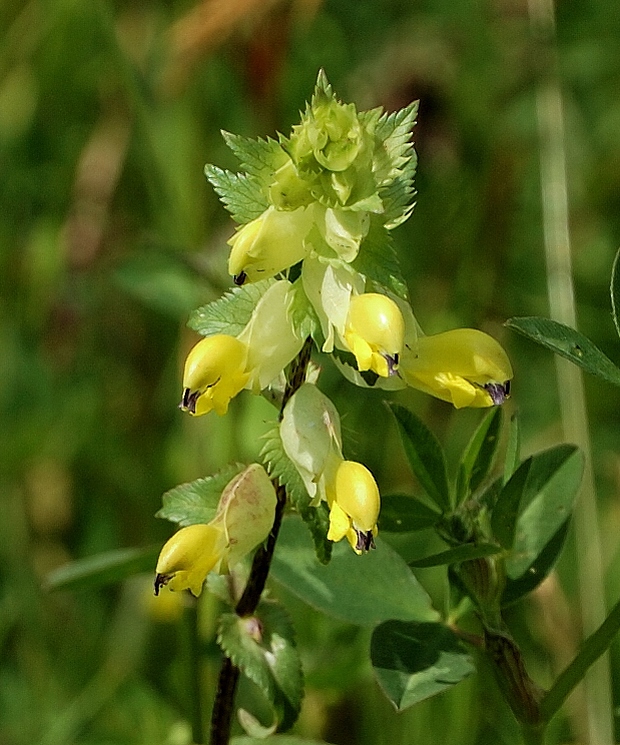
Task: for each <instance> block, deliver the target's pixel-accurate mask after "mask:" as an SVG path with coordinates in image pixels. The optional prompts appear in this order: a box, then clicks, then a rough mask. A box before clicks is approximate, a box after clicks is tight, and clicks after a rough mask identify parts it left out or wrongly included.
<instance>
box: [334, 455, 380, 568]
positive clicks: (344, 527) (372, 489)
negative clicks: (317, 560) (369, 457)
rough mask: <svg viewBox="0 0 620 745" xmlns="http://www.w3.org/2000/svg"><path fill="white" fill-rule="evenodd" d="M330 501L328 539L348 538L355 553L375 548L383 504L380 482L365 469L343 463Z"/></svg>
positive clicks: (337, 472) (351, 463) (339, 468)
mask: <svg viewBox="0 0 620 745" xmlns="http://www.w3.org/2000/svg"><path fill="white" fill-rule="evenodd" d="M327 502H328V504H329V508H330V511H329V532H328V533H327V538H328V540H330V541H340V540H342V539H343V538H346V539H347V540H348V541H349V543H350V544H351V547H352V548H353V550H354V551H355V553H356V554H362V553H364V552H366V551H369V550H370V549H371V548H374V547H375V542H374V536H375V535H376V534H377V518H378V517H379V509H380V506H381V503H380V497H379V489H378V487H377V483H376V481H375V479H374V477H373V475H372V474H371V473H370V471H369V470H368V469H367V468H366V466H363V465H362V464H361V463H355V462H354V461H351V460H343V461H342V462H341V463H340V465H339V466H338V470H337V471H336V477H335V479H334V481H333V482H332V484H331V485H330V488H328V490H327Z"/></svg>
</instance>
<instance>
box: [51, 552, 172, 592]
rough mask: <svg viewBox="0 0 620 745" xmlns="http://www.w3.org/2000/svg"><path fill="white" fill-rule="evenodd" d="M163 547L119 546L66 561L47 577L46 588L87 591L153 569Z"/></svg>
mask: <svg viewBox="0 0 620 745" xmlns="http://www.w3.org/2000/svg"><path fill="white" fill-rule="evenodd" d="M160 550H161V546H159V545H158V546H149V547H148V548H119V549H115V550H113V551H106V552H105V553H101V554H95V555H94V556H87V557H85V558H83V559H78V560H76V561H72V562H70V563H69V564H64V565H63V566H61V567H58V569H54V571H52V572H50V573H49V574H48V575H47V577H46V578H45V582H44V587H45V589H46V590H83V589H86V588H89V587H101V586H102V585H110V584H113V583H115V582H120V581H122V580H124V579H126V578H127V577H131V576H132V575H134V574H138V573H139V572H149V571H151V572H152V571H153V570H154V567H155V562H156V561H157V557H158V555H159V552H160Z"/></svg>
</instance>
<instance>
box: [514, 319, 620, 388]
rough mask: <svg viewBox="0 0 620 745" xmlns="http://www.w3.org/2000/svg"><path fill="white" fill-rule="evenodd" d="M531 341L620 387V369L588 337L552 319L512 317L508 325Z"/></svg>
mask: <svg viewBox="0 0 620 745" xmlns="http://www.w3.org/2000/svg"><path fill="white" fill-rule="evenodd" d="M505 325H506V326H508V328H511V329H514V330H515V331H517V332H518V333H519V334H522V335H523V336H526V337H527V338H528V339H531V340H532V341H535V342H537V343H538V344H541V345H542V346H543V347H546V348H547V349H550V350H551V351H552V352H555V353H556V354H559V355H560V356H561V357H565V358H566V359H567V360H570V361H571V362H573V363H574V364H575V365H578V366H579V367H581V368H582V369H583V370H585V371H586V372H588V373H590V374H591V375H596V377H598V378H602V379H603V380H605V381H607V382H608V383H612V384H613V385H620V368H618V367H617V366H616V365H614V363H613V362H612V361H611V360H610V359H609V357H607V356H606V355H605V354H603V352H601V350H600V349H599V348H598V347H597V346H596V345H595V344H593V343H592V342H591V341H590V339H588V337H587V336H584V335H583V334H581V333H580V332H579V331H575V329H572V328H570V326H565V325H564V324H562V323H558V322H557V321H552V320H551V319H549V318H537V317H530V318H511V319H510V320H508V321H506V323H505Z"/></svg>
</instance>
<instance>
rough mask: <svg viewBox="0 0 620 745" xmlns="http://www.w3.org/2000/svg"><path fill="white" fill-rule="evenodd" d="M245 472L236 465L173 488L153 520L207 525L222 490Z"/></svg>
mask: <svg viewBox="0 0 620 745" xmlns="http://www.w3.org/2000/svg"><path fill="white" fill-rule="evenodd" d="M244 468H245V466H244V465H242V464H240V463H235V464H233V465H230V466H228V467H227V468H225V469H223V470H222V471H220V472H219V473H216V474H214V475H213V476H207V478H204V479H197V480H196V481H191V482H190V483H188V484H180V485H179V486H176V487H175V488H174V489H171V490H170V491H168V492H166V493H165V494H164V496H163V497H162V501H163V505H164V506H163V507H162V508H161V510H159V512H157V513H155V517H162V518H164V519H165V520H170V522H173V523H178V524H179V525H183V526H185V525H195V524H197V523H208V522H210V521H211V520H212V519H213V517H214V516H215V512H216V510H217V505H218V503H219V501H220V497H221V496H222V492H223V491H224V489H225V487H226V486H227V484H228V483H229V482H230V481H231V480H232V479H233V478H234V477H235V476H236V475H237V474H238V473H241V471H242V470H243V469H244Z"/></svg>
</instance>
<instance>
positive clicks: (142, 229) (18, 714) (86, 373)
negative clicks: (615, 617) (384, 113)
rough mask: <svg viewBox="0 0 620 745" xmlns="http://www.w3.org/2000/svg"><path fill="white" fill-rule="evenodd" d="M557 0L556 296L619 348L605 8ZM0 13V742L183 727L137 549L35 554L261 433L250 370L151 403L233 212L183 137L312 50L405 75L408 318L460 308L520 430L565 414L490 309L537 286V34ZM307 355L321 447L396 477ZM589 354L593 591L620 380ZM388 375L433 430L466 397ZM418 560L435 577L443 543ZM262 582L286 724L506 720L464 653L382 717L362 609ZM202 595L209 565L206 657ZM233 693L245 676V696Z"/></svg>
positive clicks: (160, 617)
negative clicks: (430, 561)
mask: <svg viewBox="0 0 620 745" xmlns="http://www.w3.org/2000/svg"><path fill="white" fill-rule="evenodd" d="M557 12H558V19H557V21H558V29H557V33H558V46H559V58H560V73H561V79H562V85H563V93H564V96H565V105H566V116H567V147H568V153H569V180H570V203H571V228H572V235H573V242H574V257H573V259H574V271H575V283H576V291H577V299H578V317H579V326H580V329H581V331H583V332H584V333H585V334H587V335H588V336H589V337H590V338H591V339H592V340H593V341H594V342H595V343H596V344H597V345H598V346H599V347H601V348H602V349H603V350H604V351H605V352H606V353H607V354H608V355H609V356H610V357H611V358H612V359H613V360H615V361H618V360H619V359H620V350H619V349H618V342H617V337H616V332H615V329H614V325H613V322H612V318H611V312H610V305H609V294H608V285H609V275H610V271H611V265H612V261H613V257H614V254H615V251H616V248H617V246H618V245H619V244H620V209H619V208H620V204H619V200H620V197H619V196H618V195H619V194H620V183H619V179H620V176H619V174H620V100H619V99H618V96H617V91H618V89H619V88H620V17H619V16H618V14H617V12H616V11H615V7H614V4H613V3H608V2H606V1H605V0H593V1H592V2H590V3H574V2H563V3H560V4H559V6H558V8H557ZM0 34H1V41H0V164H1V166H2V174H3V177H2V180H1V182H0V262H1V264H0V288H1V292H0V349H1V351H0V355H1V357H0V359H1V360H2V362H1V363H0V451H1V453H2V456H1V458H0V500H1V502H0V505H1V508H2V519H1V520H0V561H1V563H0V565H1V566H2V574H1V575H0V654H1V659H0V712H1V716H0V742H2V743H7V745H22V743H23V744H24V745H25V744H26V743H28V744H29V745H30V743H42V744H43V743H44V744H45V745H63V744H64V743H74V742H75V743H78V742H79V743H84V745H86V744H88V745H95V743H149V744H150V743H155V742H161V743H170V745H174V744H176V743H179V745H182V744H183V743H185V742H187V741H188V740H187V737H188V731H187V727H186V725H185V724H184V721H186V719H187V716H188V714H187V708H188V691H187V686H186V684H185V681H184V677H183V676H184V672H183V669H184V668H183V664H182V661H183V654H184V650H185V649H186V648H187V646H188V644H189V640H188V639H187V634H186V633H185V631H184V627H183V625H182V623H180V622H178V621H177V622H169V621H170V617H171V616H170V613H166V612H165V610H162V608H161V607H160V608H159V610H158V611H156V610H154V609H153V605H152V601H151V595H150V583H151V581H152V576H151V575H145V576H139V577H136V578H134V579H133V580H132V581H131V582H128V583H125V584H124V585H123V586H117V585H110V586H107V587H104V588H103V589H93V590H81V591H76V592H71V591H63V592H57V593H49V592H47V591H46V589H45V586H44V581H45V577H46V576H47V575H48V573H49V572H50V571H52V570H53V569H54V568H56V567H58V566H60V565H62V564H63V563H65V562H66V561H68V560H69V559H72V558H79V557H85V556H89V555H92V554H96V553H98V552H100V551H104V550H110V549H116V548H126V547H134V546H140V547H142V546H151V545H159V544H161V543H162V542H163V540H164V539H165V538H166V537H167V536H168V535H169V534H170V532H171V530H170V526H169V524H167V523H166V522H165V521H162V520H157V519H155V518H154V517H153V515H154V513H155V512H156V511H157V510H158V509H159V507H160V506H161V495H162V493H163V492H164V491H166V490H167V489H170V488H171V487H173V486H175V485H176V484H178V483H181V482H185V481H189V480H192V479H195V478H198V477H201V476H204V475H206V474H208V473H211V472H213V471H214V470H216V469H218V468H221V467H223V466H225V465H227V464H229V463H231V462H232V461H237V460H248V459H252V458H254V457H256V455H257V453H258V450H259V449H260V446H261V441H260V440H259V435H260V434H261V433H263V432H264V431H265V430H266V428H267V424H266V422H267V421H268V420H269V418H270V417H271V416H272V413H271V412H272V410H271V407H270V406H269V404H268V403H266V402H265V401H263V400H262V399H259V398H255V397H251V396H249V395H242V396H240V397H239V398H238V399H237V400H235V401H234V402H233V404H232V405H231V412H230V414H229V416H227V417H226V418H223V419H219V418H218V417H216V416H215V415H211V416H209V417H205V418H203V419H201V420H190V418H189V417H184V416H181V415H180V413H179V412H178V411H177V409H176V406H177V403H178V398H179V395H180V383H179V380H180V367H181V364H182V360H183V359H184V357H185V354H186V352H187V350H188V349H189V347H190V346H191V344H192V343H193V341H194V340H195V336H194V334H193V333H192V332H191V331H190V330H189V329H187V328H186V325H185V324H186V321H187V317H188V313H189V312H190V311H191V310H192V309H193V308H194V307H196V306H197V305H200V304H203V303H205V302H208V301H210V300H212V299H214V298H216V297H219V296H220V295H221V293H222V292H223V291H224V290H225V289H226V288H228V287H229V285H230V279H229V277H227V276H226V273H225V266H226V256H227V252H228V251H227V246H226V243H225V241H226V239H227V237H228V236H229V234H230V232H231V223H230V220H229V218H228V217H227V215H226V213H225V211H224V210H223V209H222V208H221V206H220V205H219V204H218V202H217V198H216V195H215V194H214V193H213V191H212V190H211V189H210V187H209V186H208V184H207V182H206V180H205V178H204V176H203V165H204V163H205V162H210V163H216V164H218V165H219V166H221V167H223V168H234V167H235V163H234V162H233V161H232V158H231V155H230V153H229V152H228V151H227V149H226V148H225V145H224V143H223V141H222V139H221V136H220V132H219V130H220V129H226V130H229V131H234V132H239V133H241V134H244V135H251V136H255V135H261V136H265V135H268V134H274V132H275V131H276V130H280V131H287V130H288V128H289V127H290V126H291V124H292V123H294V122H295V121H296V120H297V117H298V110H299V109H300V108H301V107H302V106H303V102H304V101H305V99H306V98H307V97H308V96H309V94H310V92H311V90H312V87H313V84H314V80H315V78H316V74H317V70H318V69H319V67H324V68H325V69H326V71H327V74H328V76H329V78H330V81H331V82H332V84H333V85H334V88H335V90H336V91H338V93H339V94H340V95H341V96H342V97H343V99H345V100H352V101H355V102H356V103H357V105H358V108H360V109H363V108H368V107H371V106H374V105H383V106H384V107H385V108H386V109H387V110H395V109H397V108H400V107H403V106H405V105H407V104H408V103H409V102H410V101H411V100H413V99H418V98H419V99H420V102H421V103H420V113H419V124H418V126H417V127H416V146H417V150H418V154H419V166H418V175H417V189H418V193H419V196H418V204H417V207H416V210H415V213H414V216H413V217H412V219H411V220H410V221H409V222H408V223H406V224H405V225H404V226H402V227H401V228H399V229H398V230H397V231H395V234H394V238H395V241H396V245H397V248H398V251H399V254H400V258H401V261H402V265H403V269H404V272H405V275H406V278H407V281H408V283H409V288H410V292H411V298H412V302H413V306H414V309H415V311H416V313H417V317H418V320H419V321H420V323H421V324H422V326H423V328H424V329H425V330H426V331H427V332H429V333H431V332H435V331H440V330H444V329H447V328H451V327H454V326H463V325H471V326H477V327H480V328H482V329H483V330H485V331H488V332H489V333H492V334H493V335H495V336H497V337H498V338H499V339H500V340H501V341H502V343H503V344H504V345H505V346H506V348H507V349H508V350H509V353H510V355H511V358H512V361H513V364H514V366H515V385H514V394H513V400H512V402H511V404H510V405H511V406H512V407H513V408H518V410H519V414H520V417H521V422H522V427H523V455H528V454H529V453H531V452H534V451H537V450H540V449H542V448H544V447H547V446H550V445H553V444H556V443H558V442H560V441H561V440H562V433H561V428H560V423H559V410H558V400H557V392H556V384H555V376H554V366H553V358H552V356H551V354H550V353H548V352H547V351H545V350H544V349H542V348H538V347H535V346H534V345H532V344H531V343H530V342H528V341H527V340H525V339H523V338H521V337H519V336H517V335H516V334H512V333H510V332H508V331H507V330H506V329H503V328H502V323H503V322H504V320H505V319H506V318H508V317H510V316H526V315H543V316H544V315H547V314H548V309H547V304H546V303H547V300H546V285H545V283H546V279H545V269H544V257H543V251H542V233H541V207H540V185H539V176H538V167H539V165H538V157H539V156H538V141H537V128H536V111H535V90H536V85H537V81H538V80H539V78H540V75H541V74H542V73H543V71H544V66H545V58H544V56H542V57H541V55H539V54H536V53H534V52H535V51H536V47H535V42H534V40H533V38H532V34H531V31H530V27H529V22H528V17H527V9H526V7H525V4H524V3H520V2H515V1H514V0H493V1H492V2H487V3H467V2H444V1H443V0H418V1H416V2H408V1H405V0H357V1H356V2H355V3H353V2H351V0H324V2H321V1H320V0H295V1H294V2H293V1H292V0H291V1H284V0H283V1H281V2H276V1H275V0H272V1H271V2H257V1H256V0H206V1H205V2H202V3H200V2H198V3H192V2H185V1H180V0H167V1H164V0H142V1H141V2H139V3H135V2H129V1H128V0H116V2H113V1H112V0H89V2H79V1H78V0H25V1H24V0H5V2H4V3H2V5H1V6H0ZM323 382H324V387H325V389H326V392H327V393H328V394H329V395H330V396H331V397H332V398H333V400H334V402H335V403H336V405H337V406H338V408H339V410H340V412H341V415H342V419H343V426H344V429H345V431H344V437H345V451H346V454H347V456H348V457H350V458H354V459H356V460H360V461H363V462H365V463H366V464H367V465H368V466H369V467H370V468H371V469H372V470H373V472H374V473H375V474H376V476H377V478H378V481H379V484H380V486H381V488H382V491H384V492H385V493H390V492H391V493H399V492H400V493H403V492H406V493H412V492H414V491H415V489H416V485H415V484H414V483H413V482H412V476H411V474H410V471H409V470H408V467H407V465H406V460H405V456H404V453H403V451H402V448H401V447H400V445H399V444H398V436H397V432H396V427H395V425H394V423H393V421H392V420H391V418H390V417H389V416H388V414H387V412H386V410H385V408H384V406H383V403H382V400H383V396H382V395H381V394H380V393H379V392H374V391H358V392H357V395H356V396H351V395H350V388H349V384H348V383H346V382H345V381H343V380H342V379H341V378H340V377H339V374H338V373H337V372H336V371H335V370H333V369H332V368H330V367H326V368H325V370H324V372H323ZM586 382H587V393H588V405H589V409H590V415H591V437H592V441H593V450H594V468H595V475H596V478H597V484H598V487H599V498H600V504H599V516H600V523H601V526H602V541H603V551H604V562H605V577H606V583H607V590H608V593H609V598H610V600H612V601H614V602H615V600H616V599H617V598H618V596H620V582H619V581H618V579H617V577H619V576H620V571H619V569H620V566H619V564H620V554H619V553H618V550H617V539H616V535H617V533H618V528H619V525H620V508H619V506H618V505H619V502H618V488H619V484H618V481H619V474H620V461H619V457H618V453H620V428H619V427H618V423H619V421H618V420H619V418H620V415H619V414H618V412H619V411H620V406H619V405H618V404H619V403H620V401H619V399H618V397H619V396H620V393H619V392H618V389H617V388H615V387H612V386H608V385H606V384H604V383H601V382H599V381H596V380H593V379H590V380H587V381H586ZM393 398H395V399H397V400H398V401H399V402H400V403H402V404H405V405H407V406H410V407H412V408H413V409H414V410H415V411H417V413H418V414H419V415H420V416H421V417H422V418H423V419H424V421H425V422H426V423H427V424H428V425H429V426H430V428H431V429H432V430H433V431H434V432H435V433H436V434H437V436H438V437H439V438H440V439H441V440H442V441H443V442H444V443H445V445H446V447H447V449H448V453H449V454H450V453H452V454H456V453H458V452H459V450H460V449H462V447H463V446H464V445H465V443H466V442H467V441H468V439H469V437H470V436H471V433H472V431H473V429H474V428H475V425H476V423H477V422H478V421H479V417H480V414H479V413H477V412H475V411H473V412H457V413H455V412H454V411H453V410H452V409H451V407H449V406H448V405H447V404H444V403H442V402H440V401H434V400H430V399H427V398H425V397H423V396H421V395H418V394H416V393H415V392H411V391H405V392H403V393H399V394H398V396H394V397H393ZM369 421H371V422H372V424H373V426H372V428H368V426H367V425H368V422H369ZM430 535H431V534H430V532H429V534H428V535H426V533H425V532H424V531H422V532H420V533H419V534H417V538H416V541H415V542H412V541H411V540H410V536H409V537H403V536H398V535H395V536H392V537H390V538H389V540H390V542H391V543H392V545H393V546H394V547H395V548H396V549H397V550H400V551H401V552H402V553H403V554H404V555H405V558H406V559H407V560H412V559H415V558H416V557H419V556H423V555H428V554H431V553H433V552H434V550H433V546H432V544H431V540H432V539H431V538H430ZM580 560H581V559H580ZM576 562H577V558H576V556H575V555H574V552H573V551H572V550H571V544H570V541H569V544H568V549H567V550H566V552H565V554H564V556H563V559H562V561H561V563H560V565H559V567H558V573H557V574H554V575H552V578H551V580H550V581H549V582H547V583H546V584H545V585H544V586H543V589H541V591H539V592H538V593H536V594H535V596H534V597H533V598H531V599H530V600H529V601H528V602H527V604H521V605H516V606H515V607H514V609H513V610H512V611H511V613H512V617H511V621H512V625H513V629H514V631H515V634H516V635H517V636H518V640H519V642H520V643H522V644H523V646H524V649H525V651H526V654H527V656H528V662H529V664H530V667H531V670H532V673H533V675H534V676H535V677H537V679H539V680H540V681H541V683H543V684H544V683H545V682H546V681H547V680H548V679H549V676H550V672H551V671H552V670H558V669H561V668H562V667H563V666H564V664H565V663H566V661H567V660H568V659H570V657H571V656H572V654H573V652H574V648H575V645H576V644H577V640H578V638H579V609H578V607H577V602H576V599H575V583H576V579H575V578H576ZM418 576H419V578H420V580H421V581H422V582H423V584H424V585H425V587H426V588H427V590H428V591H429V592H430V594H431V596H432V597H433V598H435V599H436V602H437V599H440V598H441V596H442V592H443V576H444V575H443V574H442V570H441V569H437V568H431V569H421V570H419V574H418ZM273 591H274V593H276V594H277V595H279V596H281V597H283V598H284V600H285V602H286V604H287V607H288V608H289V610H290V612H291V615H292V617H293V621H294V624H295V627H296V629H297V633H298V641H299V644H300V647H301V650H302V656H303V659H304V665H305V670H306V695H307V697H306V701H305V703H304V708H303V710H302V714H301V719H300V722H299V723H298V725H296V730H295V731H296V732H297V733H299V734H303V735H305V736H307V737H317V738H318V737H323V738H325V739H326V740H328V741H330V742H333V743H335V744H336V745H339V744H341V743H342V745H345V744H347V743H359V744H360V745H363V744H364V743H393V742H402V743H410V742H411V743H413V742H424V743H428V744H429V745H433V743H445V744H447V745H450V743H454V744H455V745H456V744H458V745H464V744H465V743H472V744H473V743H485V742H493V743H496V742H508V743H509V742H513V741H515V737H516V728H515V726H514V723H513V721H512V719H511V716H510V714H509V712H508V711H507V710H506V709H505V705H504V704H503V703H502V702H501V700H500V699H499V695H498V694H497V692H496V691H495V689H494V686H493V683H492V681H491V680H489V676H488V675H487V676H485V675H484V674H483V673H482V672H479V673H478V674H477V675H475V676H474V677H470V678H468V679H467V680H466V681H464V682H463V683H461V684H459V685H458V686H457V687H455V688H454V689H452V690H450V691H449V692H448V693H446V694H442V695H441V696H438V697H435V698H432V699H430V700H428V701H426V702H424V703H422V704H420V705H419V706H417V707H414V708H412V709H410V710H408V711H407V712H406V713H404V714H401V715H399V716H398V717H397V716H396V715H394V714H393V713H392V711H391V709H390V705H389V704H388V702H387V701H386V700H385V699H384V698H383V697H382V694H381V692H380V690H379V688H378V686H377V685H376V683H375V681H374V680H373V679H372V676H371V673H370V666H369V662H368V648H369V643H370V642H369V640H370V633H371V627H368V626H364V625H363V624H362V625H355V624H352V623H350V622H349V621H344V620H333V619H332V620H329V619H328V618H326V617H325V616H323V615H321V614H320V613H318V612H316V611H314V610H312V609H308V607H307V606H304V605H303V604H302V603H301V602H300V601H298V600H296V599H295V598H294V596H292V595H291V594H289V592H288V591H287V590H286V586H285V584H279V585H278V584H277V583H274V584H273ZM217 613H218V601H217V599H216V597H215V596H213V595H210V594H205V596H204V600H203V602H202V604H201V606H200V623H201V631H202V639H203V646H204V652H205V659H206V663H205V668H204V676H205V679H206V681H207V683H208V682H209V681H212V679H213V676H214V675H215V674H216V672H217V669H218V652H217V648H216V646H215V644H214V641H213V638H214V623H215V618H216V615H217ZM612 664H613V669H614V671H615V672H617V669H618V660H617V651H616V652H615V653H613V654H612ZM615 685H616V688H615V690H614V700H615V701H619V700H620V690H618V686H619V685H620V684H619V683H618V676H617V674H616V675H615ZM255 695H256V694H255V692H254V690H252V689H251V687H250V686H247V688H245V689H243V690H242V702H243V699H244V697H245V700H247V701H252V700H253V698H254V697H255ZM498 712H500V713H501V712H503V713H504V716H500V715H498ZM571 712H572V714H573V715H574V716H573V724H572V725H571V723H570V715H571ZM575 712H576V714H575ZM578 718H579V711H578V702H577V703H576V704H574V706H573V708H572V709H571V708H570V707H569V708H568V709H567V717H566V718H564V719H562V718H560V719H559V720H558V721H557V722H556V723H555V732H554V733H552V736H551V738H550V741H554V742H563V741H566V740H568V739H570V737H571V736H572V735H571V732H573V733H574V732H575V731H576V730H577V731H578V725H575V722H577V721H578ZM571 727H572V728H571Z"/></svg>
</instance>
